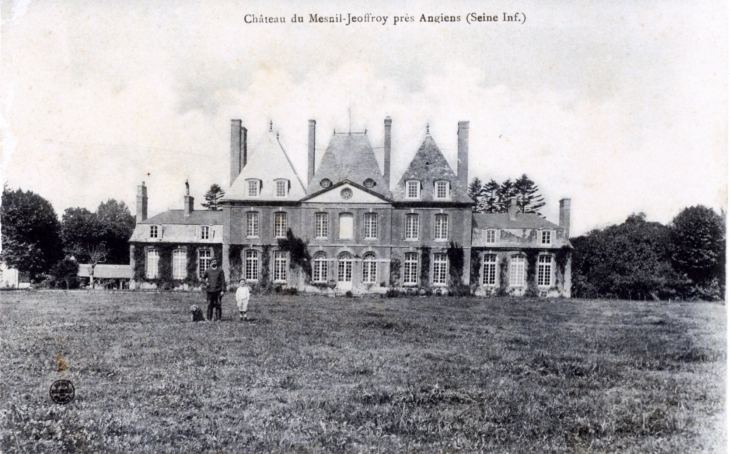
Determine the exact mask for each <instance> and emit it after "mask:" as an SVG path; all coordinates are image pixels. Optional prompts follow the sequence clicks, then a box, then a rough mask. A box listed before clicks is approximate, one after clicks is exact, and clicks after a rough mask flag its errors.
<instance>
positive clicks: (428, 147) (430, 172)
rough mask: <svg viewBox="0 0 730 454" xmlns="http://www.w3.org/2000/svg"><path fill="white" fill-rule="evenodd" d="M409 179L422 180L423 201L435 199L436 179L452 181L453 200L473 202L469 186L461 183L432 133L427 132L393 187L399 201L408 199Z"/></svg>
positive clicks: (395, 197)
mask: <svg viewBox="0 0 730 454" xmlns="http://www.w3.org/2000/svg"><path fill="white" fill-rule="evenodd" d="M407 180H419V181H420V182H421V184H422V185H423V189H422V191H421V200H423V201H433V200H434V197H433V185H434V182H435V181H437V180H447V181H449V182H450V183H451V199H450V201H451V202H459V203H472V202H473V201H472V199H471V198H470V197H469V195H468V194H467V191H466V190H467V188H465V187H463V186H462V185H461V184H460V183H459V180H458V178H457V176H456V174H455V173H454V171H453V170H451V166H449V163H448V162H446V158H444V155H443V154H442V153H441V150H439V147H438V145H436V142H435V141H434V140H433V138H432V137H431V135H430V134H427V135H426V138H425V139H423V143H422V144H421V147H420V148H419V149H418V151H417V152H416V156H414V157H413V160H411V163H410V165H409V166H408V169H407V170H406V171H405V173H403V176H402V177H401V179H400V181H399V182H398V186H397V187H396V188H394V189H393V199H395V200H398V201H401V200H407V199H406V197H405V182H406V181H407Z"/></svg>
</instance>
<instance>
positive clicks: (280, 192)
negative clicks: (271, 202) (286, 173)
mask: <svg viewBox="0 0 730 454" xmlns="http://www.w3.org/2000/svg"><path fill="white" fill-rule="evenodd" d="M288 189H289V181H287V180H278V181H277V182H276V196H277V197H286V193H287V190H288Z"/></svg>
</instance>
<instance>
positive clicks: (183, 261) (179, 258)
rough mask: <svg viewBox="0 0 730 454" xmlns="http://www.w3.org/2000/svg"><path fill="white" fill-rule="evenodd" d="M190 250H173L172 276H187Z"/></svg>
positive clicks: (177, 277)
mask: <svg viewBox="0 0 730 454" xmlns="http://www.w3.org/2000/svg"><path fill="white" fill-rule="evenodd" d="M187 266H188V252H187V251H186V250H185V249H175V250H174V251H172V278H173V279H185V277H187V274H188V273H187V270H186V268H187Z"/></svg>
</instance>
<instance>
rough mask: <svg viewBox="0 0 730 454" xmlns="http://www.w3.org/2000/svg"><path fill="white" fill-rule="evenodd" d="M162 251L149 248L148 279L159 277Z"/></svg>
mask: <svg viewBox="0 0 730 454" xmlns="http://www.w3.org/2000/svg"><path fill="white" fill-rule="evenodd" d="M159 263H160V252H159V251H158V250H157V249H155V248H149V249H147V279H157V277H158V272H157V271H158V264H159Z"/></svg>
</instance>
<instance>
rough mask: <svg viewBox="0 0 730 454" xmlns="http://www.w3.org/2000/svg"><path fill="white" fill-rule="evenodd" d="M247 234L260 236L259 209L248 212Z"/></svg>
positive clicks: (248, 235)
mask: <svg viewBox="0 0 730 454" xmlns="http://www.w3.org/2000/svg"><path fill="white" fill-rule="evenodd" d="M246 236H247V237H257V236H259V213H258V211H249V212H247V213H246Z"/></svg>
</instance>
